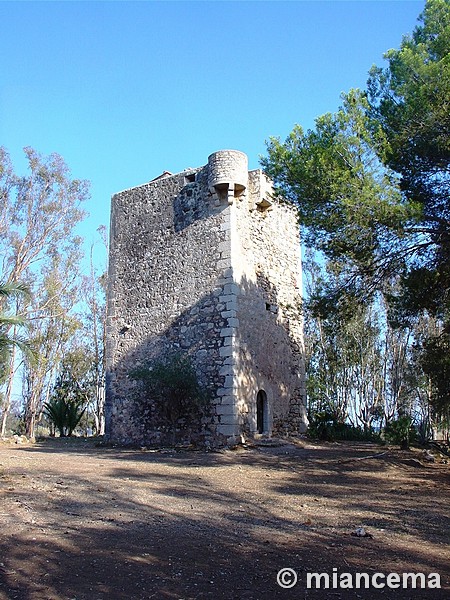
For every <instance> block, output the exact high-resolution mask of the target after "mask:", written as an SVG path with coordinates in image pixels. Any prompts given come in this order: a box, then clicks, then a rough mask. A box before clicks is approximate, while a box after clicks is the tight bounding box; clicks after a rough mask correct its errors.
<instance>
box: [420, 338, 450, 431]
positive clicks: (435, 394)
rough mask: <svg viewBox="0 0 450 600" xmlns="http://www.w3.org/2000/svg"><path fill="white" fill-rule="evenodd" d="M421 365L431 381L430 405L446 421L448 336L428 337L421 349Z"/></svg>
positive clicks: (449, 361) (449, 384) (448, 408)
mask: <svg viewBox="0 0 450 600" xmlns="http://www.w3.org/2000/svg"><path fill="white" fill-rule="evenodd" d="M421 363H422V368H423V370H424V372H425V373H426V374H427V375H428V376H429V378H430V381H431V386H432V389H431V398H430V401H431V404H432V406H433V408H434V410H435V412H436V413H437V414H438V415H439V416H441V417H443V418H444V420H448V418H449V414H450V334H449V333H447V332H444V333H442V334H441V335H439V336H435V337H429V338H428V339H426V340H425V342H424V344H423V347H422V349H421Z"/></svg>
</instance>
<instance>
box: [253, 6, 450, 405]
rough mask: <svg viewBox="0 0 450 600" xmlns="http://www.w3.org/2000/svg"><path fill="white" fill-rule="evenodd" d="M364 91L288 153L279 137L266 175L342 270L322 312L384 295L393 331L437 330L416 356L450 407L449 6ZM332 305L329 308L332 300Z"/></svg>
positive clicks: (266, 161)
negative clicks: (417, 323)
mask: <svg viewBox="0 0 450 600" xmlns="http://www.w3.org/2000/svg"><path fill="white" fill-rule="evenodd" d="M384 58H385V59H386V61H387V66H386V67H384V68H380V67H376V66H374V67H372V69H371V71H370V74H369V80H368V84H367V90H365V91H361V90H351V91H350V92H349V93H347V94H344V95H343V96H342V100H343V104H342V106H341V107H340V108H339V110H338V111H337V112H336V113H335V114H330V113H329V114H326V115H323V116H321V117H319V118H317V119H316V121H315V127H314V128H313V129H311V130H308V131H306V132H305V131H304V130H303V129H302V128H301V127H300V126H298V125H297V126H295V127H294V129H293V131H292V132H291V133H290V135H289V136H288V138H287V139H286V141H285V142H281V141H280V140H279V139H277V138H271V139H270V141H269V143H268V146H267V149H268V154H267V157H265V158H263V159H262V164H263V167H264V168H265V171H266V172H267V174H268V175H269V176H271V177H272V179H273V181H274V183H275V186H276V190H277V193H278V194H279V195H280V197H282V198H284V199H285V200H286V201H288V202H291V203H293V204H295V206H296V207H297V209H298V215H299V222H300V224H301V225H302V226H303V228H304V230H303V231H304V241H305V243H306V245H307V246H309V247H311V248H315V249H316V250H319V251H320V252H321V253H322V255H323V256H324V257H325V259H326V260H328V261H331V262H333V264H334V267H333V268H334V269H338V271H339V277H338V278H335V280H336V281H338V283H339V287H338V288H336V287H335V288H334V289H333V288H330V287H328V288H326V289H325V288H324V289H323V290H322V291H323V294H322V295H323V296H325V302H324V298H322V305H321V307H322V309H324V308H328V309H330V310H333V306H337V304H336V300H339V295H340V294H341V293H342V292H343V291H345V293H347V294H350V295H354V297H355V298H359V299H360V300H363V301H365V302H367V301H368V300H370V299H371V298H372V297H373V295H374V294H376V293H382V294H383V295H384V298H385V299H386V301H387V302H388V303H389V316H390V319H391V322H392V323H395V324H396V326H399V327H402V326H403V327H405V326H410V325H411V322H412V320H414V319H416V320H417V319H418V318H419V317H420V315H424V314H426V315H429V316H431V317H432V318H433V319H435V320H436V323H437V328H436V329H435V330H434V331H433V334H432V335H431V334H430V335H429V336H428V337H427V336H425V335H421V336H420V339H418V340H416V341H417V343H419V344H420V347H421V352H420V353H419V354H420V356H421V360H422V367H423V370H424V372H425V373H426V374H427V375H428V376H429V377H431V379H432V383H433V388H434V390H435V392H436V393H435V397H436V398H439V402H438V404H439V406H440V407H442V406H448V405H450V397H449V393H448V383H447V384H445V381H446V378H447V381H448V361H447V360H446V358H445V357H446V356H447V352H448V347H449V342H450V198H449V189H450V111H449V107H450V2H449V0H428V2H427V3H426V6H425V9H424V12H423V14H422V15H420V16H419V25H418V26H417V27H416V28H415V30H414V32H413V34H412V35H411V36H405V37H404V38H403V40H402V42H401V45H400V48H399V49H397V50H389V51H388V52H387V53H386V54H385V56H384ZM327 299H328V303H327V302H326V300H327Z"/></svg>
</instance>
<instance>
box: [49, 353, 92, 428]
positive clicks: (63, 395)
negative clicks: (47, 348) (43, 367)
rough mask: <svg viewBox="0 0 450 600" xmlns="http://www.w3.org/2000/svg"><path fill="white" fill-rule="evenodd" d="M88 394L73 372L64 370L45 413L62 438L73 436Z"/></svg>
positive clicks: (83, 410)
mask: <svg viewBox="0 0 450 600" xmlns="http://www.w3.org/2000/svg"><path fill="white" fill-rule="evenodd" d="M85 404H86V394H85V392H84V390H83V389H82V388H81V386H80V384H79V382H78V381H77V380H76V378H75V377H74V375H73V372H71V370H70V369H69V368H67V366H64V365H63V367H62V370H61V372H60V374H59V376H58V378H57V380H56V383H55V386H54V388H53V394H52V396H51V398H50V400H49V401H48V402H45V403H44V411H45V414H46V415H47V417H48V418H49V420H50V421H51V423H52V424H53V425H54V426H55V427H56V429H57V430H58V431H59V435H60V436H61V437H66V436H71V435H72V433H73V432H74V430H75V428H76V427H77V425H78V424H79V422H80V421H81V419H82V417H83V414H84V412H85Z"/></svg>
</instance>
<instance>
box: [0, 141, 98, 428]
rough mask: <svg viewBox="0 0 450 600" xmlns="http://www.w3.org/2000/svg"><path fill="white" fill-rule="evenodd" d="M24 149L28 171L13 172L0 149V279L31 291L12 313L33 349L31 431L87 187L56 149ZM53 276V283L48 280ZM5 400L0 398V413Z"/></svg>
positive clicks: (74, 268) (54, 347)
mask: <svg viewBox="0 0 450 600" xmlns="http://www.w3.org/2000/svg"><path fill="white" fill-rule="evenodd" d="M25 155H26V158H27V162H28V174H26V175H23V176H19V175H17V174H15V172H14V169H13V167H12V164H11V160H10V157H9V154H8V152H7V151H6V150H5V149H4V148H1V149H0V232H1V235H0V255H1V256H2V262H1V264H0V278H1V280H2V281H4V282H5V283H6V284H10V283H12V282H16V281H23V282H25V284H26V285H27V286H28V287H29V289H30V290H31V297H30V298H29V299H27V300H26V301H25V300H23V301H22V302H20V303H19V304H18V305H17V315H18V316H22V317H24V318H26V319H27V320H28V321H29V323H30V336H31V337H32V339H33V342H34V344H35V347H36V360H35V361H34V362H31V361H29V360H28V361H26V365H25V371H24V373H23V377H24V381H25V382H27V385H28V392H27V396H26V407H25V409H26V410H25V412H26V417H27V429H28V434H30V435H33V432H34V431H33V430H34V423H35V419H36V414H37V412H36V411H38V412H39V408H38V407H39V405H40V403H41V402H42V401H43V399H45V394H46V391H45V390H46V385H47V384H46V378H48V376H49V369H51V368H55V367H56V366H57V365H52V361H54V360H58V359H59V358H58V357H59V354H60V352H61V344H60V342H56V343H55V336H56V338H58V336H60V338H61V336H62V337H63V338H64V336H66V335H67V332H68V328H69V329H70V327H72V325H70V326H69V325H68V314H69V311H70V310H71V307H70V305H71V304H72V307H73V305H74V303H75V302H76V299H77V298H78V297H79V294H78V293H75V292H74V285H75V284H74V280H75V278H76V273H77V272H78V271H79V264H80V263H79V261H80V256H81V255H80V247H81V242H82V240H81V238H80V237H79V236H77V234H76V231H75V229H76V226H77V224H78V223H79V222H80V221H81V220H82V219H83V218H84V216H85V213H84V211H83V210H82V204H83V202H84V201H85V200H86V199H87V198H88V195H89V192H88V188H89V186H88V183H87V182H86V181H82V180H78V179H73V178H72V177H71V174H70V171H69V168H68V167H67V165H66V163H65V162H64V160H63V159H62V157H61V156H59V155H58V154H51V155H50V156H48V157H43V156H41V155H40V154H39V153H37V152H36V151H35V150H33V149H32V148H25ZM58 262H59V266H58ZM63 265H64V266H63ZM66 268H67V269H68V270H66V271H65V269H66ZM58 277H59V279H60V283H61V285H57V284H56V283H55V282H56V279H58ZM66 284H67V285H66ZM70 319H73V315H71V316H70ZM70 319H69V321H70ZM60 338H59V339H60ZM13 361H14V358H13V357H12V358H11V361H10V367H9V370H8V377H7V381H6V388H7V393H10V391H11V389H12V379H13V377H14V374H15V369H14V362H13ZM25 387H27V386H25ZM8 390H9V392H8ZM42 395H44V398H42ZM38 396H39V400H37V397H38ZM8 406H9V403H8V402H6V407H5V409H6V411H5V410H4V411H3V417H4V418H6V416H5V412H7V411H8Z"/></svg>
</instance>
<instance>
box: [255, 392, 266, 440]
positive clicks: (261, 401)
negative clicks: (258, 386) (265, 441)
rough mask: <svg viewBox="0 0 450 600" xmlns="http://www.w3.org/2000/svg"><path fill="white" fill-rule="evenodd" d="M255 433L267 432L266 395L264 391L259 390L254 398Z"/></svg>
mask: <svg viewBox="0 0 450 600" xmlns="http://www.w3.org/2000/svg"><path fill="white" fill-rule="evenodd" d="M256 431H257V432H258V433H266V432H267V394H266V392H265V391H264V390H259V392H258V394H257V396H256Z"/></svg>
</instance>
